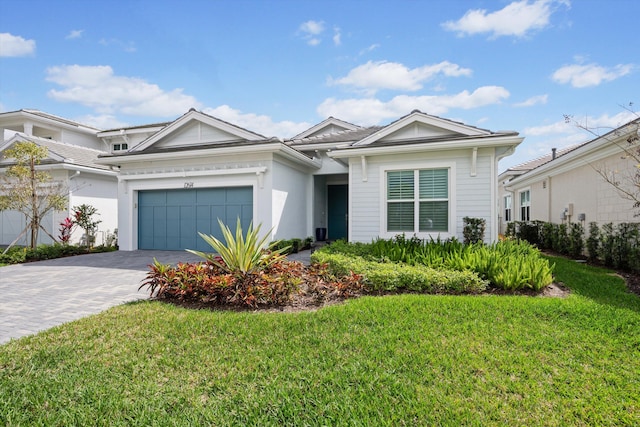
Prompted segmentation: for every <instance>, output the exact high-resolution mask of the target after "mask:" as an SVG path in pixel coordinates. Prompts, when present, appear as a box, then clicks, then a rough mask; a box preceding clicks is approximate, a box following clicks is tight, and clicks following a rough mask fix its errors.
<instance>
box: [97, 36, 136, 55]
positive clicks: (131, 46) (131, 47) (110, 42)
mask: <svg viewBox="0 0 640 427" xmlns="http://www.w3.org/2000/svg"><path fill="white" fill-rule="evenodd" d="M98 43H100V44H101V45H103V46H105V47H108V46H116V47H118V48H120V49H122V50H124V51H125V52H128V53H133V52H135V51H136V50H137V48H136V44H135V43H134V42H132V41H128V42H124V41H122V40H118V39H100V41H99V42H98Z"/></svg>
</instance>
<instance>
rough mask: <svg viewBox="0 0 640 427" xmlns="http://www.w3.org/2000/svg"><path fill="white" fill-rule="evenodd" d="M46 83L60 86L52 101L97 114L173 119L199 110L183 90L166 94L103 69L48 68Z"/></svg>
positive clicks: (91, 67) (111, 70) (157, 88)
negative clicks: (70, 103)
mask: <svg viewBox="0 0 640 427" xmlns="http://www.w3.org/2000/svg"><path fill="white" fill-rule="evenodd" d="M46 79H47V81H50V82H53V83H56V84H58V85H60V86H62V90H55V89H52V90H50V91H49V92H48V95H49V96H50V97H51V98H53V99H55V100H57V101H61V102H75V103H79V104H82V105H85V106H88V107H91V108H93V109H94V110H95V111H96V112H98V113H100V114H114V113H123V114H130V115H139V116H156V117H172V116H176V115H180V114H184V112H185V111H187V110H189V108H191V107H194V108H199V107H200V106H201V104H200V102H198V100H197V99H196V98H195V97H193V96H190V95H185V94H183V93H182V89H173V90H171V91H169V92H167V91H164V90H162V89H161V88H160V87H158V86H157V85H155V84H151V83H148V82H146V81H145V80H143V79H140V78H136V77H126V76H117V75H115V74H114V72H113V69H112V68H111V67H110V66H106V65H104V66H100V65H98V66H81V65H62V66H57V67H50V68H48V69H47V77H46Z"/></svg>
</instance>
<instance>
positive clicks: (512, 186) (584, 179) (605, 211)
mask: <svg viewBox="0 0 640 427" xmlns="http://www.w3.org/2000/svg"><path fill="white" fill-rule="evenodd" d="M639 126H640V119H635V120H632V121H630V122H629V123H626V124H624V125H622V126H620V127H618V128H617V129H614V130H612V131H610V132H608V133H606V134H604V135H602V136H599V137H596V138H594V139H592V140H590V141H587V142H585V143H582V144H579V145H575V146H572V147H568V148H565V149H563V150H557V151H556V150H553V152H552V153H550V154H549V155H547V156H543V157H541V158H538V159H535V160H532V161H530V162H526V163H524V164H522V165H518V166H514V167H512V168H509V169H507V170H506V171H504V172H502V173H501V174H500V176H499V177H498V179H499V182H500V190H499V199H498V202H499V204H500V216H501V220H500V221H501V230H502V232H504V230H506V224H507V223H508V222H511V221H534V220H539V221H545V222H552V223H557V224H560V223H562V222H581V223H582V224H583V225H585V226H586V225H587V224H588V223H590V222H597V223H598V224H599V225H602V224H605V223H609V222H611V223H614V224H617V223H621V222H634V221H637V217H636V216H635V214H636V213H637V212H638V209H634V208H633V204H634V202H633V201H632V200H629V199H628V198H626V197H625V196H624V194H622V193H621V192H620V191H618V190H617V189H616V188H615V187H614V186H613V185H611V184H610V183H608V182H607V181H606V180H605V179H604V178H603V176H602V175H601V174H600V172H603V173H605V174H606V175H607V176H608V177H609V178H610V180H613V181H617V182H618V183H619V184H620V185H621V186H622V187H623V188H626V190H628V191H631V192H632V193H635V194H638V188H637V187H635V188H634V185H633V184H632V182H631V181H630V180H629V179H628V178H627V177H628V175H629V174H631V175H633V174H635V173H636V172H637V168H638V166H637V164H636V162H634V159H633V158H631V157H629V156H625V152H624V150H623V149H625V148H626V149H628V150H638V148H639V145H640V144H639V142H638V141H639V136H640V135H639V133H638V132H639V130H638V129H639Z"/></svg>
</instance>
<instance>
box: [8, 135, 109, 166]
mask: <svg viewBox="0 0 640 427" xmlns="http://www.w3.org/2000/svg"><path fill="white" fill-rule="evenodd" d="M16 135H17V136H18V137H19V139H20V140H21V141H31V142H33V143H35V144H37V145H39V146H41V147H47V150H48V151H49V154H50V155H51V154H53V155H56V156H58V157H61V158H62V159H63V160H62V162H60V161H56V160H53V159H47V160H44V161H43V162H42V163H43V164H55V163H67V164H74V165H78V166H85V167H89V168H95V169H101V170H109V166H106V165H99V164H97V163H95V161H96V160H97V159H98V156H100V155H103V154H108V153H107V152H106V151H100V150H94V149H92V148H86V147H81V146H78V145H72V144H65V143H63V142H58V141H54V140H51V139H46V138H38V137H35V136H27V135H23V134H16Z"/></svg>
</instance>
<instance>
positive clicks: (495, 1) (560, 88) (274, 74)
mask: <svg viewBox="0 0 640 427" xmlns="http://www.w3.org/2000/svg"><path fill="white" fill-rule="evenodd" d="M639 16H640V1H637V0H517V1H513V0H464V1H463V0H452V1H445V0H441V1H438V0H435V1H416V0H413V1H409V0H396V1H377V0H367V1H355V0H340V1H332V0H323V1H314V0H309V1H304V0H289V1H287V0H278V1H276V0H263V1H255V0H254V1H249V0H236V1H215V0H211V1H205V0H180V1H167V0H153V1H146V0H129V1H125V0H112V1H106V0H102V1H99V0H46V1H40V0H4V1H2V2H0V112H7V111H16V110H20V109H37V110H41V111H44V112H46V113H49V114H54V115H57V116H61V117H64V118H67V119H71V120H75V121H78V122H80V123H84V124H87V125H91V126H94V127H97V128H99V129H103V130H106V129H114V128H121V127H126V126H136V125H142V124H150V123H159V122H166V121H171V120H174V119H176V118H178V117H180V116H181V115H183V114H185V113H186V112H187V111H188V110H189V109H190V108H196V109H197V110H200V111H203V112H204V113H207V114H210V115H213V116H215V117H217V118H220V119H222V120H226V121H229V122H231V123H234V124H236V125H239V126H241V127H244V128H246V129H249V130H251V131H254V132H257V133H260V134H262V135H265V136H267V137H271V136H277V137H280V138H290V137H292V136H294V135H296V134H298V133H300V132H302V131H304V130H306V129H308V128H309V127H311V126H313V125H315V124H317V123H319V122H321V121H322V120H324V119H326V118H327V117H329V116H333V117H336V118H339V119H341V120H345V121H347V122H350V123H354V124H357V125H363V126H371V125H385V124H388V123H390V122H392V121H394V120H396V119H398V118H400V117H402V116H404V115H406V114H408V113H410V112H411V111H413V110H414V109H419V110H420V111H422V112H424V113H427V114H432V115H435V116H439V117H444V118H447V119H451V120H455V121H460V122H463V123H466V124H468V125H472V126H477V127H480V128H483V129H489V130H492V131H500V130H514V131H517V132H519V133H520V135H521V136H524V137H525V139H524V142H523V143H522V144H521V145H520V146H519V147H518V149H517V150H516V153H515V154H514V155H512V156H510V157H507V158H505V159H503V160H502V161H501V162H500V170H504V169H506V168H508V167H510V166H513V165H516V164H519V163H522V162H525V161H527V160H530V159H533V158H536V157H539V156H541V155H545V154H547V153H549V152H550V151H551V148H558V149H560V148H563V147H566V146H570V145H573V144H576V143H580V142H584V141H587V140H590V139H592V138H593V135H592V134H590V133H588V132H587V131H585V130H584V129H582V128H581V126H586V127H588V128H589V129H591V130H592V131H594V132H596V133H605V132H607V131H608V130H610V129H611V128H615V127H617V126H620V125H622V124H624V123H626V122H627V121H629V120H631V119H634V118H637V117H638V113H637V111H638V108H637V107H636V105H640V43H639V40H638V38H639V37H638V17H639ZM636 103H637V104H636ZM567 117H568V118H567Z"/></svg>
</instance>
